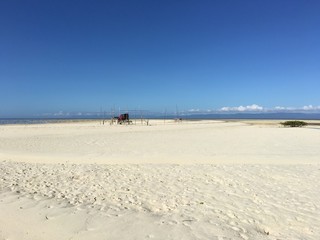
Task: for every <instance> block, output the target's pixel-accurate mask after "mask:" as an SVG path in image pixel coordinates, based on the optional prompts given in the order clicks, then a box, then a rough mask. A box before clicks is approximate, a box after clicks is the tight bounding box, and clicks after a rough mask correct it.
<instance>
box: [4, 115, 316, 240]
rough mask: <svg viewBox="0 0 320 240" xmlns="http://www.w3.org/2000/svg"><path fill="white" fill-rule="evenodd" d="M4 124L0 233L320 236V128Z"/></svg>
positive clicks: (40, 236)
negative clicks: (319, 221)
mask: <svg viewBox="0 0 320 240" xmlns="http://www.w3.org/2000/svg"><path fill="white" fill-rule="evenodd" d="M150 123H151V126H142V125H141V126H139V125H136V126H109V125H100V124H99V122H90V123H72V124H67V123H64V124H47V125H24V126H23V125H19V126H18V125H17V126H0V160H1V162H0V239H30V240H31V239H49V240H50V239H52V240H53V239H219V240H220V239H225V240H226V239H320V226H319V224H318V219H320V186H319V180H320V149H319V147H318V145H319V142H320V131H319V130H320V128H317V127H315V128H301V129H290V128H281V127H279V126H278V125H277V124H263V125H261V124H260V125H256V124H254V125H251V124H247V123H241V122H231V123H226V122H218V121H215V122H210V121H201V122H187V123H179V124H177V123H173V122H168V121H167V122H166V124H165V125H164V123H163V122H162V121H154V122H150Z"/></svg>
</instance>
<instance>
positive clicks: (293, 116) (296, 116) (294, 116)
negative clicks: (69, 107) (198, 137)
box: [0, 113, 320, 125]
mask: <svg viewBox="0 0 320 240" xmlns="http://www.w3.org/2000/svg"><path fill="white" fill-rule="evenodd" d="M131 116H132V115H131ZM144 118H147V119H163V118H164V116H160V115H149V116H144ZM174 118H176V116H166V119H174ZM179 118H182V119H187V120H200V119H206V120H209V119H212V120H215V119H226V120H227V119H256V120H266V119H275V120H277V119H279V120H284V119H290V120H320V113H313V114H304V113H263V114H262V113H256V114H248V113H237V114H198V115H195V114H193V115H183V114H181V115H179ZM106 119H109V118H108V117H106ZM92 120H102V119H101V118H0V125H7V124H46V123H59V122H77V121H92Z"/></svg>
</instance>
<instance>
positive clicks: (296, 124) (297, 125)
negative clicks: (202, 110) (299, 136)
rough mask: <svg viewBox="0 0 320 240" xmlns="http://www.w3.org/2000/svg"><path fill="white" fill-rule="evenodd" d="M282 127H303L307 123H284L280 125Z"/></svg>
mask: <svg viewBox="0 0 320 240" xmlns="http://www.w3.org/2000/svg"><path fill="white" fill-rule="evenodd" d="M281 125H282V126H284V127H304V126H307V125H308V123H306V122H303V121H285V122H282V123H281Z"/></svg>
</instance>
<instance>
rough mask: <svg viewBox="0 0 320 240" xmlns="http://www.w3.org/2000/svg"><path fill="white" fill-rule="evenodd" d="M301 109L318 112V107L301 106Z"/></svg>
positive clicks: (319, 108)
mask: <svg viewBox="0 0 320 240" xmlns="http://www.w3.org/2000/svg"><path fill="white" fill-rule="evenodd" d="M302 109H303V110H305V111H316V110H320V106H312V105H308V106H303V108H302Z"/></svg>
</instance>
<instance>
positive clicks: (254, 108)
mask: <svg viewBox="0 0 320 240" xmlns="http://www.w3.org/2000/svg"><path fill="white" fill-rule="evenodd" d="M263 109H264V108H263V107H261V106H259V105H257V104H252V105H248V106H239V107H222V108H221V109H220V111H223V112H258V111H263Z"/></svg>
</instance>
